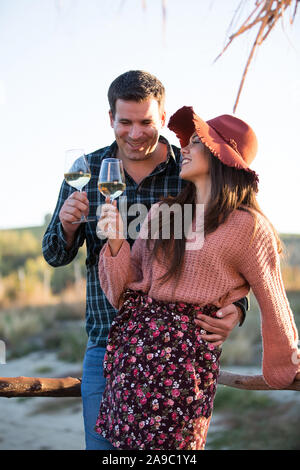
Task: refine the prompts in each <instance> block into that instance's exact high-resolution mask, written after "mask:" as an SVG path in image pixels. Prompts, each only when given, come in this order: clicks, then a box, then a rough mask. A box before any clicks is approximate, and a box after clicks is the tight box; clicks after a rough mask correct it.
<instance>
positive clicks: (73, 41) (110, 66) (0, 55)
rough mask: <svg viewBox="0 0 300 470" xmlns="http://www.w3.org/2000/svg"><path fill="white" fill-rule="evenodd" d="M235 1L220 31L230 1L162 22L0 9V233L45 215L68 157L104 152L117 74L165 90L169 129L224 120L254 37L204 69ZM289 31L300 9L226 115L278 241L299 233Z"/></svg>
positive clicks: (260, 56) (297, 43) (128, 7)
mask: <svg viewBox="0 0 300 470" xmlns="http://www.w3.org/2000/svg"><path fill="white" fill-rule="evenodd" d="M244 3H245V7H244V9H243V10H242V12H241V13H240V15H239V17H238V18H236V20H235V22H234V24H233V25H231V27H230V28H229V26H230V23H231V20H232V18H233V16H234V13H235V11H236V9H237V7H238V6H239V4H240V0H226V1H224V0H200V1H199V0H185V1H184V2H183V1H182V0H167V1H166V12H167V13H166V21H165V23H164V22H163V15H162V3H161V0H0V44H1V47H0V159H1V167H2V169H4V170H5V171H4V173H3V174H2V184H1V213H2V217H1V220H0V228H2V229H3V228H14V227H26V226H35V225H41V224H42V223H43V221H44V217H45V215H46V214H48V213H53V211H54V208H55V205H56V201H57V197H58V192H59V188H60V185H61V183H62V180H63V172H64V154H65V151H66V150H67V149H70V148H84V149H85V151H86V153H89V152H92V151H94V150H97V149H99V148H102V147H104V146H107V145H110V144H111V143H112V141H113V140H114V135H113V131H112V129H111V127H110V124H109V119H108V111H109V107H108V102H107V90H108V87H109V85H110V83H111V82H112V81H113V80H114V79H115V78H116V77H117V76H118V75H120V74H121V73H124V72H126V71H127V70H131V69H143V70H147V71H149V72H151V73H153V74H154V75H156V76H157V77H158V78H159V79H160V80H161V81H162V82H163V84H164V86H165V88H166V111H167V120H168V118H169V117H170V116H171V115H172V114H173V113H174V112H175V111H176V110H177V109H178V108H180V107H182V106H184V105H186V106H193V107H194V109H195V111H196V112H197V114H198V115H199V116H201V118H203V119H204V120H207V119H211V118H213V117H216V116H218V115H221V114H233V105H234V101H235V97H236V94H237V91H238V86H239V83H240V80H241V76H242V72H243V69H244V66H245V63H246V60H247V57H248V54H249V52H250V47H251V46H252V43H253V41H254V33H253V32H250V33H247V34H246V35H245V37H240V38H237V39H236V40H235V41H234V42H233V43H232V45H231V46H230V47H229V49H228V50H227V51H226V52H225V54H224V55H223V56H222V57H221V58H220V59H219V60H218V61H217V62H214V59H215V58H216V57H217V55H218V54H219V53H220V51H221V50H222V49H223V47H224V45H225V44H226V41H227V38H228V35H229V34H231V33H233V32H234V31H235V29H236V27H237V26H238V25H239V24H240V22H241V21H242V20H243V19H246V17H247V16H248V13H249V11H250V10H249V8H251V7H253V5H254V3H255V2H254V0H248V1H246V2H244ZM289 15H290V14H288V16H289ZM299 26H300V11H299V12H298V16H297V17H296V20H295V22H294V24H293V25H292V26H291V25H290V24H289V21H288V18H286V19H285V21H284V22H283V23H282V22H279V24H278V25H277V26H276V27H275V29H274V30H273V32H272V33H271V34H270V36H269V38H268V39H267V41H266V43H264V44H263V45H262V46H261V47H260V48H259V51H258V52H257V53H256V55H255V57H254V61H253V63H252V65H251V67H250V70H249V73H248V76H247V78H246V82H245V86H244V90H243V92H242V95H241V98H240V103H239V105H238V108H237V110H236V113H235V116H237V117H239V118H241V119H244V120H245V121H246V122H247V123H249V124H250V125H251V127H252V128H253V129H254V131H255V133H256V135H257V138H258V142H259V150H258V154H257V157H256V159H255V160H254V162H253V163H252V165H251V167H252V168H253V169H254V170H255V171H256V172H257V173H258V174H259V177H260V186H259V188H260V189H259V194H258V201H259V203H260V205H261V208H262V209H263V211H264V212H265V214H266V215H267V216H268V217H269V219H270V220H271V222H272V223H273V224H274V226H275V228H276V229H277V230H278V231H279V232H280V233H300V217H299V215H298V214H299V207H298V206H299V199H300V198H299V187H300V186H299V176H300V158H299V157H300V155H299V144H298V135H299V108H300V28H299ZM162 134H163V135H165V136H166V137H167V138H168V139H169V140H170V141H171V143H174V144H177V145H178V141H177V139H176V137H175V135H174V134H172V133H171V132H170V131H168V130H167V129H166V128H165V129H164V130H163V132H162Z"/></svg>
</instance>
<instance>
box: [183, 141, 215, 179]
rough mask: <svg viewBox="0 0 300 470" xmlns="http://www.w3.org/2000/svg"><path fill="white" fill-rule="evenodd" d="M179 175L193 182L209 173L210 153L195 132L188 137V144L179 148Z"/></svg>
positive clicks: (207, 175)
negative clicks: (180, 156)
mask: <svg viewBox="0 0 300 470" xmlns="http://www.w3.org/2000/svg"><path fill="white" fill-rule="evenodd" d="M181 154H182V160H181V171H180V177H181V178H182V179H184V180H188V181H192V182H193V183H195V182H196V181H197V180H199V179H203V177H204V178H205V177H209V175H210V154H209V152H208V151H207V149H206V148H205V146H204V145H203V144H202V142H201V140H200V138H199V137H198V135H197V133H196V132H194V134H193V135H192V136H191V137H190V142H189V144H188V145H187V146H186V147H184V148H182V149H181Z"/></svg>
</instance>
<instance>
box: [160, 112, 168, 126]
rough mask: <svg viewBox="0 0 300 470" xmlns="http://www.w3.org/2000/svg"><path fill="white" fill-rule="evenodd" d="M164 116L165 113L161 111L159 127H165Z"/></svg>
mask: <svg viewBox="0 0 300 470" xmlns="http://www.w3.org/2000/svg"><path fill="white" fill-rule="evenodd" d="M166 116H167V113H166V111H163V112H162V115H161V127H165V124H166Z"/></svg>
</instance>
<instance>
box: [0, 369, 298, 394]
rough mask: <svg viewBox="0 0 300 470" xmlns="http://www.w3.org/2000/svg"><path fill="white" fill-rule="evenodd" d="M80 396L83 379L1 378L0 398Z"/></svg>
mask: <svg viewBox="0 0 300 470" xmlns="http://www.w3.org/2000/svg"><path fill="white" fill-rule="evenodd" d="M218 383H219V384H221V385H227V386H229V387H234V388H240V389H243V390H278V389H274V388H270V387H269V386H268V385H267V384H266V382H265V381H264V379H263V376H262V375H252V376H251V375H238V374H233V373H231V372H226V371H221V372H220V376H219V379H218ZM280 390H283V389H280ZM284 390H297V391H300V380H295V381H294V382H293V383H292V384H291V385H290V386H289V387H287V388H285V389H284ZM80 396H81V378H75V377H63V378H43V377H0V397H7V398H11V397H80Z"/></svg>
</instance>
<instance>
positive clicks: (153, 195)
mask: <svg viewBox="0 0 300 470" xmlns="http://www.w3.org/2000/svg"><path fill="white" fill-rule="evenodd" d="M164 98H165V90H164V87H163V85H162V84H161V83H160V81H159V80H157V78H156V77H154V76H153V75H151V74H149V73H147V72H143V71H130V72H126V73H124V74H122V75H121V76H119V77H118V78H116V79H115V80H114V81H113V83H112V84H111V86H110V88H109V91H108V100H109V104H110V111H109V116H110V123H111V126H112V128H113V129H114V133H115V139H116V140H115V142H114V143H113V144H112V145H111V146H109V147H105V148H102V149H100V150H97V151H95V152H93V153H91V154H90V155H88V156H87V158H88V162H89V165H90V169H91V173H92V177H91V180H90V182H89V184H88V185H87V192H83V193H80V192H74V190H73V189H72V188H71V187H69V186H68V185H67V184H66V183H65V182H64V183H63V184H62V187H61V191H60V194H59V199H58V202H57V206H56V209H55V212H54V215H53V217H52V220H51V222H50V225H49V227H48V229H47V231H46V233H45V235H44V239H43V253H44V257H45V259H46V260H47V261H48V263H49V264H51V265H52V266H62V265H65V264H68V263H70V262H71V261H72V260H73V259H74V258H75V256H76V254H77V252H78V249H79V247H80V246H81V245H82V244H83V243H84V241H86V244H87V260H86V266H87V296H86V330H87V334H88V338H89V339H88V345H87V350H86V354H85V358H84V363H83V376H82V388H81V392H82V401H83V414H84V425H85V435H86V449H87V450H89V449H94V450H97V449H98V450H100V449H102V450H103V449H112V448H113V447H112V446H111V444H110V443H109V442H108V441H106V440H105V439H103V438H102V437H101V436H99V434H97V433H96V432H95V431H94V425H95V422H96V418H97V414H98V411H99V405H100V400H101V396H102V393H103V390H104V387H105V379H104V377H103V368H102V362H103V357H104V353H105V347H106V340H107V336H108V332H109V328H110V325H111V322H112V319H113V317H114V316H115V314H116V311H115V309H114V308H113V307H112V306H111V305H110V304H109V302H108V301H107V299H106V297H105V295H104V293H103V292H102V290H101V287H100V284H99V280H98V255H99V251H100V249H101V247H102V246H103V244H104V242H105V240H100V239H98V238H97V236H96V221H94V222H89V223H84V224H81V225H79V226H78V225H77V224H72V222H74V221H76V220H78V219H79V218H80V216H81V214H82V213H83V214H85V215H88V214H89V215H90V216H93V217H94V218H96V213H97V208H98V206H99V205H100V204H102V203H104V201H105V199H104V197H103V196H101V194H100V192H99V191H98V189H97V182H98V175H99V169H100V165H101V161H102V160H103V158H107V157H117V158H119V159H121V160H122V162H123V165H124V170H125V177H126V192H125V193H124V195H126V197H127V205H128V207H129V206H130V205H132V204H135V203H141V204H144V205H145V206H146V207H147V209H148V210H149V209H150V207H151V205H152V204H154V203H155V202H157V201H158V200H159V199H160V197H161V196H166V195H171V196H175V195H177V194H178V192H179V191H180V190H181V188H182V187H183V185H184V184H186V183H185V182H184V181H183V180H180V178H179V176H178V175H179V171H180V168H179V162H180V150H179V149H178V148H177V147H175V146H171V145H170V144H169V143H168V141H167V140H166V139H165V138H164V137H162V136H161V135H160V132H161V129H162V128H163V127H164V125H165V121H166V112H165V109H164ZM127 222H128V224H129V223H130V222H131V218H130V217H129V216H128V218H127ZM128 241H129V242H130V244H131V245H132V244H133V242H134V240H131V239H129V240H128ZM245 305H246V308H247V299H241V301H239V302H236V303H235V305H229V306H227V307H226V308H224V309H222V316H223V317H224V318H223V319H212V318H210V317H204V316H203V315H202V316H201V317H202V318H201V319H199V320H197V323H198V325H200V326H201V327H203V329H205V330H207V331H208V332H210V333H211V334H210V335H209V336H205V335H204V336H203V337H204V339H207V340H208V341H212V342H214V343H215V344H221V343H222V342H223V341H225V340H226V338H227V337H228V335H229V333H230V331H231V330H232V329H233V328H234V327H235V326H236V325H237V323H239V322H241V319H242V317H243V316H244V314H245Z"/></svg>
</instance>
